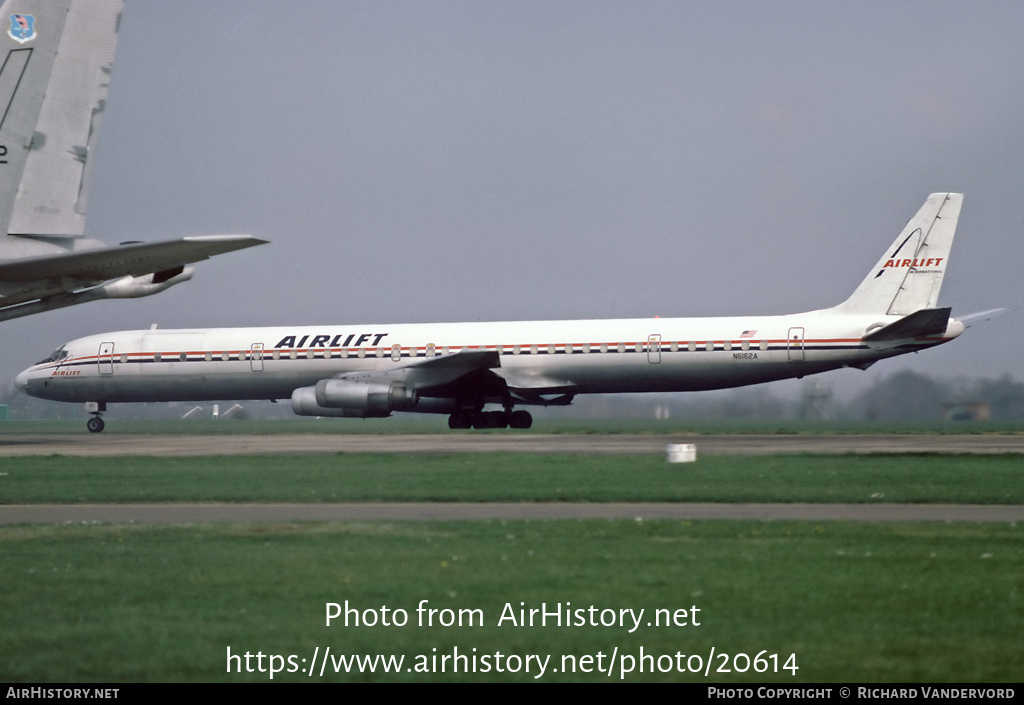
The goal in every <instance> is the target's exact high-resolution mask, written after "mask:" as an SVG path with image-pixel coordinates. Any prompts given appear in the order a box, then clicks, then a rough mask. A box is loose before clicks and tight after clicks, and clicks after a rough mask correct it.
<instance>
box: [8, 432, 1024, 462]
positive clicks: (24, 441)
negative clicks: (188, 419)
mask: <svg viewBox="0 0 1024 705" xmlns="http://www.w3.org/2000/svg"><path fill="white" fill-rule="evenodd" d="M669 443H694V444H696V446H697V454H698V456H700V455H702V454H707V455H774V454H780V453H815V454H817V453H829V454H834V453H1020V454H1024V433H1022V434H1016V435H1011V434H984V435H983V434H976V435H940V434H920V435H910V434H906V435H903V434H878V435H855V434H836V435H824V434H821V435H819V434H813V435H796V434H792V435H774V434H771V435H768V434H766V435H756V434H724V435H688V434H601V435H598V434H516V433H486V432H485V433H480V434H476V433H449V434H445V433H441V434H415V435H400V434H394V435H357V434H339V435H331V434H284V433H282V434H272V435H242V434H237V435H235V434H230V435H210V436H194V435H172V434H168V435H157V434H154V435H140V434H117V433H101V434H95V435H93V434H89V433H87V432H84V431H83V432H82V433H64V434H17V435H13V434H12V435H9V436H8V435H4V436H0V457H15V456H24V455H67V456H105V455H106V456H111V455H140V456H146V455H156V456H165V457H166V456H175V457H187V456H198V455H269V454H275V455H281V454H289V455H303V454H334V453H419V454H426V453H432V454H439V453H570V454H581V455H615V454H618V455H646V454H664V453H665V446H666V445H667V444H669Z"/></svg>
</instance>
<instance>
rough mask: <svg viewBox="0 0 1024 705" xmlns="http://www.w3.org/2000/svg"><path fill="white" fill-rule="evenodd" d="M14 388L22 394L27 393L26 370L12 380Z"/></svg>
mask: <svg viewBox="0 0 1024 705" xmlns="http://www.w3.org/2000/svg"><path fill="white" fill-rule="evenodd" d="M14 386H15V387H17V388H18V389H20V390H21V391H22V392H27V391H28V370H24V371H22V372H21V373H20V374H19V375H18V376H17V377H15V378H14Z"/></svg>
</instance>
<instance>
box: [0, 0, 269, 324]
mask: <svg viewBox="0 0 1024 705" xmlns="http://www.w3.org/2000/svg"><path fill="white" fill-rule="evenodd" d="M122 5H123V3H122V0H76V1H75V2H72V0H6V2H4V3H3V6H2V7H0V321H5V320H8V319H11V318H18V317H20V316H28V315H31V314H35V313H40V312H42V311H50V310H53V309H57V308H63V307H65V306H72V305H75V304H80V303H85V302H87V301H96V300H98V299H111V298H134V297H139V296H149V295H150V294H155V293H157V292H160V291H163V290H164V289H167V288H168V287H170V286H173V285H174V284H178V283H180V282H183V281H187V280H189V279H190V278H191V277H192V264H191V263H194V262H198V261H200V260H204V259H206V258H208V257H210V256H212V255H217V254H221V253H224V252H231V251H233V250H239V249H242V248H245V247H252V246H253V245H259V244H262V243H263V242H264V241H263V240H259V239H257V238H254V237H252V236H250V235H201V236H194V237H184V238H179V239H177V240H168V241H163V242H152V243H140V242H138V241H135V240H132V241H130V242H124V243H122V244H121V245H120V246H119V247H111V248H108V247H106V246H105V245H104V244H103V243H102V242H100V241H98V240H93V239H87V238H83V237H82V234H83V233H84V232H85V213H86V208H87V206H88V200H89V185H90V181H91V178H90V177H91V173H92V167H93V164H94V160H93V156H94V152H95V148H96V142H97V138H98V137H99V128H100V120H101V118H102V117H103V111H104V108H105V106H106V98H107V89H108V86H109V83H110V72H111V68H112V65H113V61H114V47H115V45H116V43H117V33H118V26H119V24H120V18H121V9H122ZM133 236H134V235H133Z"/></svg>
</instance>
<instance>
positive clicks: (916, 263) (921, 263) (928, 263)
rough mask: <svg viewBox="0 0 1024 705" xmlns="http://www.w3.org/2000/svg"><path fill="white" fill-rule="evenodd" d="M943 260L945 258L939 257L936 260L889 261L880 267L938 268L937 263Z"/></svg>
mask: <svg viewBox="0 0 1024 705" xmlns="http://www.w3.org/2000/svg"><path fill="white" fill-rule="evenodd" d="M944 259H946V258H945V257H939V258H936V259H932V258H929V259H923V258H922V259H891V260H889V261H888V262H886V263H885V264H883V265H882V267H883V268H885V267H915V268H916V267H938V266H939V263H940V262H942V260H944Z"/></svg>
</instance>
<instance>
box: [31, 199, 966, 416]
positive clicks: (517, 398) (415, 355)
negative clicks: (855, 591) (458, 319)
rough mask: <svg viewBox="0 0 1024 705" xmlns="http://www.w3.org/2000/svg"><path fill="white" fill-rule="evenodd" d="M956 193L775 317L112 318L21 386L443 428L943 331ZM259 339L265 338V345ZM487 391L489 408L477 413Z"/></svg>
mask: <svg viewBox="0 0 1024 705" xmlns="http://www.w3.org/2000/svg"><path fill="white" fill-rule="evenodd" d="M962 201H963V196H962V195H961V194H956V193H935V194H932V195H931V196H929V197H928V200H927V201H926V202H925V204H924V205H923V206H922V207H921V209H920V210H919V211H918V212H917V214H916V215H915V216H914V217H913V218H912V219H911V220H910V222H909V223H908V224H907V226H906V227H905V228H904V229H903V231H902V232H901V233H900V235H899V236H898V237H897V238H896V240H895V241H894V242H893V243H892V245H890V246H889V248H887V249H886V251H885V253H884V254H883V255H882V257H881V258H879V259H878V260H876V264H875V266H874V267H872V268H871V270H870V271H869V272H868V274H867V276H866V277H865V278H864V280H863V281H862V282H861V284H860V286H858V287H857V289H856V290H855V291H854V292H853V294H852V295H851V296H850V297H849V298H847V299H846V301H844V302H842V303H840V304H839V305H837V306H832V307H831V308H824V309H818V310H814V311H806V312H803V313H795V314H788V315H781V316H732V317H723V318H647V319H619V320H590V321H578V320H569V321H513V322H487V323H433V324H384V325H380V324H373V323H364V324H359V325H352V324H348V325H329V326H323V327H320V328H311V327H306V326H302V327H298V326H289V327H277V328H214V329H201V330H199V329H197V330H149V331H144V330H143V331H119V332H113V333H104V334H101V335H94V336H89V337H86V338H80V339H78V340H74V341H71V342H70V343H67V344H66V345H64V346H62V347H61V348H58V350H57V351H56V352H54V354H53V355H51V356H50V357H49V358H48V359H46V360H43V361H42V362H40V363H38V364H36V365H34V366H32V367H30V368H29V369H27V370H25V371H24V372H22V373H21V374H19V375H18V377H17V379H16V380H15V384H16V385H17V387H18V388H19V389H21V390H22V391H24V392H26V393H27V394H30V395H32V396H35V397H40V398H43V399H53V400H57V401H68V402H86V403H87V404H89V405H90V406H91V408H90V411H91V412H92V414H93V418H91V419H90V420H89V430H90V431H94V432H95V431H100V430H102V428H103V421H102V419H101V418H100V413H101V412H103V411H105V410H106V404H108V403H120V402H146V401H149V402H153V401H211V400H244V399H274V400H276V399H288V398H290V399H291V403H292V411H294V412H295V413H296V414H298V415H300V416H333V417H349V418H367V417H384V416H390V415H391V414H392V413H394V412H413V413H432V414H448V415H449V417H448V424H449V427H450V428H470V427H472V428H504V427H511V428H529V426H530V425H531V423H532V418H531V416H530V414H529V413H528V412H527V411H525V410H523V409H517V408H515V407H520V406H529V405H534V406H565V405H567V404H569V403H571V401H572V400H573V398H574V397H575V396H576V395H578V394H608V393H643V392H683V391H693V390H707V389H725V388H729V387H739V386H743V385H749V384H759V383H763V382H769V381H773V380H779V379H791V378H799V377H803V376H806V375H809V374H816V373H819V372H825V371H828V370H834V369H838V368H841V367H855V368H859V369H867V368H868V367H870V366H871V365H873V364H874V363H875V362H877V361H879V360H883V359H885V358H889V357H894V356H896V355H903V354H906V353H910V352H917V351H919V350H924V349H926V348H930V347H934V346H936V345H941V344H943V343H946V342H948V341H950V340H952V339H953V338H956V337H957V336H958V335H960V334H961V333H962V332H963V330H964V325H963V323H962V322H960V321H957V320H956V319H954V318H952V317H951V316H950V312H951V309H949V308H939V307H938V305H937V300H938V296H939V289H940V287H941V285H942V279H943V277H944V275H945V269H946V266H947V265H948V262H949V252H950V248H951V246H952V242H953V235H954V233H955V230H956V225H957V220H958V218H959V215H960V207H961V204H962ZM271 343H273V345H272V346H271ZM488 405H494V406H498V407H499V408H501V409H503V410H502V411H485V410H484V409H485V408H486V407H487V406H488Z"/></svg>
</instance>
